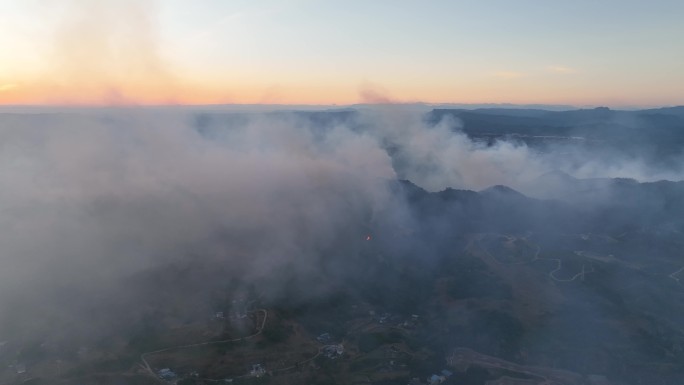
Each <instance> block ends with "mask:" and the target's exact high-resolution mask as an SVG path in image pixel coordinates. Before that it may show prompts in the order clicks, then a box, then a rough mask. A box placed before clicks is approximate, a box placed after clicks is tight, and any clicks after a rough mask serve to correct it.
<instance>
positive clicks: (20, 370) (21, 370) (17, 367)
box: [14, 364, 26, 374]
mask: <svg viewBox="0 0 684 385" xmlns="http://www.w3.org/2000/svg"><path fill="white" fill-rule="evenodd" d="M14 370H15V371H16V372H17V374H24V373H26V365H24V364H16V365H14Z"/></svg>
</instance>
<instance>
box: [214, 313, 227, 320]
mask: <svg viewBox="0 0 684 385" xmlns="http://www.w3.org/2000/svg"><path fill="white" fill-rule="evenodd" d="M214 318H216V319H224V318H226V317H225V315H224V314H223V312H222V311H217V312H216V314H214Z"/></svg>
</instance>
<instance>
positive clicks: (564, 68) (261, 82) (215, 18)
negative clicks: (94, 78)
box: [0, 0, 684, 105]
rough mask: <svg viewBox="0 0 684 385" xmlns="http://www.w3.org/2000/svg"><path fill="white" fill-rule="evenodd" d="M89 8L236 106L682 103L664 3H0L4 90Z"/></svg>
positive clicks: (676, 39) (675, 29)
mask: <svg viewBox="0 0 684 385" xmlns="http://www.w3.org/2000/svg"><path fill="white" fill-rule="evenodd" d="M84 4H87V5H88V6H87V7H84ZM92 4H97V7H98V8H101V9H99V10H98V11H97V12H95V13H96V15H94V16H93V17H94V18H97V17H103V15H113V16H111V17H109V18H108V19H107V20H106V21H104V22H103V23H102V25H104V27H103V28H101V31H100V33H102V32H103V31H104V33H110V32H116V31H117V30H119V29H122V28H128V27H129V25H128V24H127V23H129V21H127V20H125V19H126V15H127V12H128V11H129V10H133V12H134V13H136V14H138V15H140V14H142V15H144V17H137V18H134V19H135V20H133V21H132V22H130V25H131V26H132V27H131V28H134V31H135V30H136V29H142V30H141V31H142V32H141V33H144V36H146V38H145V39H146V40H145V39H143V41H144V42H145V44H148V45H149V47H148V48H145V50H148V51H153V52H154V55H156V56H155V57H156V59H155V60H158V61H159V62H160V63H163V67H164V71H165V72H168V73H169V74H172V76H171V77H173V79H175V81H176V82H177V83H180V84H182V85H183V87H190V86H192V87H195V89H203V90H204V91H196V92H197V95H200V94H201V92H205V93H206V94H207V95H208V93H210V91H207V90H208V89H211V92H215V91H216V89H217V88H220V87H224V88H225V89H226V90H229V91H230V92H228V94H230V95H231V97H232V98H233V99H235V100H236V101H237V102H259V98H262V99H263V98H264V95H267V96H268V95H269V93H270V94H272V97H273V98H274V99H275V100H274V101H276V102H277V101H281V102H315V101H316V100H320V102H322V103H328V102H340V103H345V102H355V101H362V100H358V99H359V98H360V96H359V95H360V92H359V89H360V88H371V89H373V91H374V92H375V93H380V94H383V95H386V96H387V98H390V99H396V100H399V101H416V100H424V101H431V102H440V101H441V102H505V101H511V102H539V103H574V104H578V103H579V104H581V103H586V104H632V105H633V104H643V105H654V104H684V97H682V95H684V71H683V70H682V68H684V43H683V41H684V39H683V38H684V22H683V20H684V1H674V0H668V1H662V0H661V1H653V2H646V1H614V0H607V1H606V0H603V1H596V0H594V1H586V0H575V1H532V0H519V1H512V0H510V1H502V0H498V1H486V0H479V1H369V0H367V1H314V0H291V1H287V0H285V1H218V0H197V1H184V0H160V1H156V2H153V1H149V2H145V1H131V0H121V1H114V0H111V1H108V0H103V1H97V2H95V1H92V2H89V1H88V0H80V1H59V0H25V1H16V0H14V1H9V0H0V23H3V24H2V25H4V26H3V27H2V28H3V29H4V31H3V33H2V34H0V46H3V47H5V48H6V49H3V50H2V52H0V89H2V88H3V84H5V86H4V87H5V88H6V89H9V88H11V87H10V86H7V85H8V84H15V85H16V87H18V84H19V83H22V82H23V83H22V84H24V83H26V82H29V81H30V79H32V78H36V77H37V76H43V75H44V73H50V71H52V70H54V68H51V63H50V54H51V52H52V51H54V49H53V48H54V46H57V47H60V44H59V43H58V44H54V36H55V35H57V36H59V33H56V32H55V31H59V30H60V29H63V28H64V25H65V24H68V23H69V22H71V21H70V20H73V17H72V16H71V15H72V14H73V13H74V12H78V9H80V8H87V9H88V12H93V11H92V8H94V7H93V5H92ZM141 4H142V5H141ZM75 10H76V11H75ZM81 17H83V15H81ZM65 20H66V22H65ZM85 25H86V28H84V30H83V31H82V32H81V33H82V35H83V36H88V29H87V26H88V24H85ZM98 28H99V25H98ZM148 40H149V41H148ZM72 46H73V44H71V45H70V47H72ZM126 49H127V48H126V47H124V48H122V49H120V50H119V51H120V52H124V54H120V53H119V54H117V55H115V56H114V58H110V59H109V62H110V63H111V62H112V61H125V60H128V59H126V54H125V52H127V51H126ZM136 49H138V50H139V49H141V48H140V47H138V48H136ZM119 51H117V52H119ZM131 52H133V51H131ZM135 52H138V51H135ZM99 54H100V55H109V54H111V52H101V53H99ZM131 56H133V55H131ZM114 64H117V63H114ZM136 65H137V64H136ZM109 67H111V65H108V67H107V68H108V69H107V70H106V71H101V72H102V73H101V74H100V75H101V76H103V77H107V76H108V75H110V74H111V71H112V70H111V69H110V68H109ZM126 68H130V66H127V67H126ZM121 78H122V76H119V77H117V79H121ZM178 79H180V80H178ZM117 81H120V82H123V81H124V80H117ZM136 81H137V80H136ZM156 87H160V86H159V85H157V86H156ZM376 91H377V92H376ZM6 92H7V91H6ZM17 92H18V91H17ZM241 95H243V96H245V97H242V98H241V97H240V96H241ZM355 99H356V100H355ZM0 100H1V99H0ZM264 100H265V99H264Z"/></svg>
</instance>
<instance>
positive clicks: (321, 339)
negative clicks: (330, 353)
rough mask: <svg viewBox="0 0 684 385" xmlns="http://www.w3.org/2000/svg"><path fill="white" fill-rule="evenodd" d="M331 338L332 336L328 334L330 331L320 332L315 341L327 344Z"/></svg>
mask: <svg viewBox="0 0 684 385" xmlns="http://www.w3.org/2000/svg"><path fill="white" fill-rule="evenodd" d="M331 340H332V337H331V336H330V333H322V334H321V335H319V336H318V337H316V341H318V342H320V343H322V344H327V343H328V342H330V341H331Z"/></svg>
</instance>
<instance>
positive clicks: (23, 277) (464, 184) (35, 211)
mask: <svg viewBox="0 0 684 385" xmlns="http://www.w3.org/2000/svg"><path fill="white" fill-rule="evenodd" d="M217 116H219V117H225V116H226V115H222V114H220V113H219V114H217ZM240 117H241V119H242V120H241V123H240V124H228V123H226V121H230V119H228V120H226V121H224V120H221V119H217V120H216V121H213V123H211V124H210V125H209V127H208V128H207V129H201V127H199V128H198V125H197V123H196V121H195V120H194V119H195V114H194V112H192V111H188V110H180V109H179V110H169V109H157V110H155V109H140V110H135V109H129V110H126V109H120V110H106V109H101V110H85V111H70V112H69V111H64V112H62V113H56V112H53V113H49V114H40V113H34V114H3V115H1V116H0V121H1V123H2V129H1V130H0V181H1V182H2V186H3V189H2V190H1V191H0V209H1V210H2V213H3V215H2V217H1V218H0V221H1V224H0V228H2V231H1V232H0V244H2V248H1V250H0V263H1V264H2V269H1V270H0V313H1V314H4V315H8V314H12V313H13V312H15V311H16V308H17V306H18V304H21V303H22V302H25V303H27V304H30V307H31V309H29V310H27V311H28V312H29V313H32V314H40V313H41V312H51V313H55V312H56V313H59V312H60V311H63V312H64V314H62V316H63V317H64V318H65V319H68V320H74V319H79V320H81V321H82V320H83V317H86V318H87V317H88V316H85V315H83V314H77V313H75V311H74V310H73V309H71V308H69V309H63V306H62V304H60V303H58V302H55V300H54V298H53V297H51V296H53V295H56V294H55V293H57V292H59V293H62V291H66V292H67V293H69V294H65V295H67V297H66V298H63V297H59V298H58V300H60V301H62V300H63V301H65V303H70V302H75V303H78V302H79V301H80V300H81V299H82V300H83V301H86V302H87V301H104V302H105V303H106V302H107V301H112V302H116V301H122V302H125V301H126V300H128V299H130V297H131V296H132V297H135V296H137V295H138V294H136V293H130V292H128V291H127V288H126V285H127V282H128V279H129V278H130V277H134V276H136V275H138V274H141V273H143V272H146V271H153V270H154V269H155V268H158V267H160V266H165V265H168V264H172V263H175V262H178V261H187V260H188V259H190V260H191V261H194V262H193V263H195V264H198V265H201V264H204V263H207V264H209V265H212V264H218V265H221V266H223V267H224V268H225V269H226V271H227V272H228V273H227V274H228V275H226V276H225V279H226V280H230V279H232V278H233V277H241V278H243V279H244V280H247V281H249V280H259V281H260V282H270V283H269V284H268V285H263V286H261V287H260V290H261V291H262V292H263V293H265V294H266V295H268V294H269V293H271V294H275V293H278V292H279V291H280V289H281V286H280V283H279V281H278V280H277V279H272V278H274V277H279V276H282V275H283V274H285V272H287V274H288V275H291V276H293V277H298V276H317V275H319V274H320V273H321V271H322V269H327V268H338V269H344V266H343V263H344V262H343V261H344V260H342V262H330V263H333V264H335V263H337V265H334V266H333V267H329V266H328V267H326V265H325V264H326V263H328V262H322V260H323V261H324V259H325V255H326V253H333V252H334V251H331V250H344V252H347V253H354V250H355V246H354V245H355V244H356V243H359V242H362V241H363V238H365V234H366V233H367V232H368V231H369V230H368V229H369V228H371V227H372V226H377V225H378V223H392V224H393V225H396V226H399V227H401V226H404V227H406V228H409V227H411V221H412V219H411V218H410V215H409V214H408V210H407V208H406V203H405V201H404V200H403V197H402V196H398V195H396V194H395V193H393V192H392V190H391V189H390V188H388V183H387V182H388V181H391V180H395V179H397V178H399V179H408V180H411V181H412V182H414V183H415V184H417V185H418V186H421V187H423V188H425V189H427V190H431V191H439V190H442V189H444V188H447V187H451V188H461V189H465V188H468V189H476V190H477V189H482V188H486V187H489V186H492V185H498V184H504V185H508V186H512V187H514V188H518V189H521V190H522V191H525V192H531V193H534V192H535V187H537V185H536V184H535V183H537V182H535V181H536V180H537V179H536V178H538V177H539V176H540V175H542V174H544V173H545V172H548V171H552V170H557V169H564V170H565V171H568V172H570V173H572V174H574V175H575V176H579V177H592V176H630V177H635V178H637V179H639V178H642V177H646V176H648V177H649V178H654V177H656V178H660V177H661V176H662V175H665V174H664V173H662V172H661V173H660V174H658V173H656V172H654V171H653V168H651V167H650V166H649V165H647V164H645V163H644V162H641V161H640V160H639V159H632V160H625V159H624V158H622V159H620V158H613V159H607V158H605V157H603V156H596V157H593V158H583V162H581V163H580V162H577V161H576V160H577V159H576V158H577V157H584V156H585V155H586V154H572V155H571V156H569V157H566V158H558V159H555V158H552V156H551V155H545V154H543V153H539V152H536V151H535V150H533V149H531V148H529V147H527V146H526V145H524V144H522V143H519V142H512V141H499V142H496V143H494V144H493V145H490V146H487V145H485V144H482V143H478V142H475V141H472V140H470V139H469V138H468V137H467V136H466V135H465V134H463V133H462V132H460V131H458V130H454V129H453V127H454V125H456V124H457V122H453V121H445V122H442V123H440V124H437V125H434V126H431V125H427V124H426V123H425V122H424V121H423V115H422V112H421V111H417V110H402V109H401V108H386V109H370V110H363V111H362V112H360V114H359V116H358V117H357V118H356V120H353V121H352V122H351V123H350V122H341V123H336V124H333V125H332V126H330V127H326V128H324V129H323V128H320V127H318V126H317V125H316V124H315V123H312V122H311V121H307V120H306V119H303V118H302V117H300V116H298V115H297V114H289V113H278V114H262V113H250V114H247V115H245V114H242V115H240ZM205 128H206V127H205ZM668 176H672V177H676V176H677V174H676V173H672V174H668ZM340 263H341V264H340ZM333 289H334V287H332V284H329V283H327V282H320V283H319V284H318V285H317V286H315V287H308V291H307V295H310V296H317V295H323V294H324V293H326V292H327V291H329V290H333ZM60 295H61V294H60ZM81 297H83V298H81ZM24 310H25V309H24ZM22 314H25V313H22ZM37 318H40V317H37ZM44 327H47V326H45V325H44ZM92 329H93V330H92V333H97V332H98V328H97V327H96V326H94V324H93V326H92ZM100 330H101V329H100ZM81 332H82V333H83V331H81Z"/></svg>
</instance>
